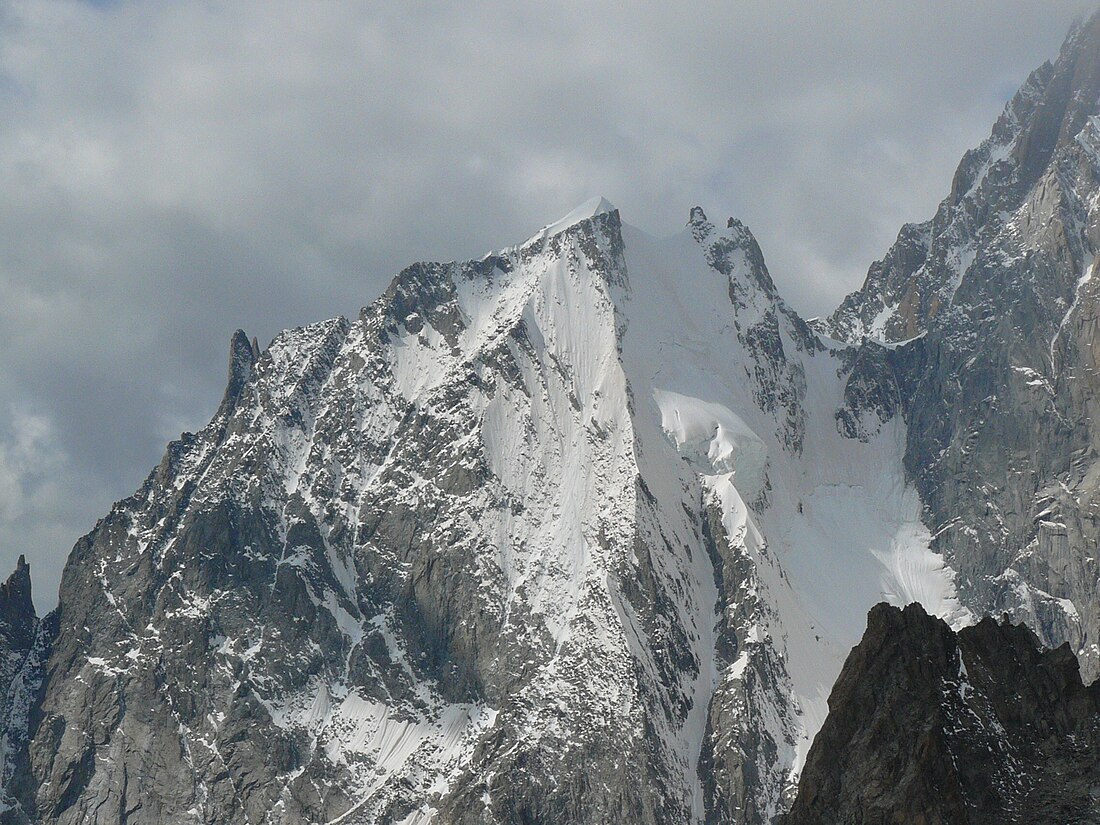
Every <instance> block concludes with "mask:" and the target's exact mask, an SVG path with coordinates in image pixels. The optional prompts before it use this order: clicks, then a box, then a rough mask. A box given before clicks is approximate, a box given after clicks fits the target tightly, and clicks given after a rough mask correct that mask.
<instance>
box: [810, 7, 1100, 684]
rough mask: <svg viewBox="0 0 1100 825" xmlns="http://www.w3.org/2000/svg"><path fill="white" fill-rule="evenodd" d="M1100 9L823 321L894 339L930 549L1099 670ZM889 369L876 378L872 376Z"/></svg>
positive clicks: (964, 585)
mask: <svg viewBox="0 0 1100 825" xmlns="http://www.w3.org/2000/svg"><path fill="white" fill-rule="evenodd" d="M1098 110H1100V16H1096V17H1094V18H1093V19H1092V20H1091V21H1089V22H1088V23H1086V24H1084V25H1082V26H1080V27H1078V28H1077V29H1075V30H1074V31H1073V32H1072V33H1071V35H1070V37H1069V39H1068V40H1067V41H1066V43H1065V45H1064V46H1063V48H1062V52H1061V54H1060V55H1059V57H1058V60H1057V61H1056V62H1055V63H1053V64H1046V65H1044V66H1042V67H1041V68H1039V69H1038V70H1036V71H1035V72H1034V73H1033V74H1032V75H1031V77H1030V78H1029V79H1028V81H1027V82H1026V83H1025V84H1024V86H1023V88H1022V89H1021V90H1020V91H1019V92H1018V93H1017V94H1016V96H1015V97H1014V98H1013V99H1012V101H1011V102H1010V103H1009V104H1008V106H1007V107H1006V109H1005V111H1004V114H1003V115H1002V116H1001V118H1000V119H999V120H998V121H997V124H996V126H995V127H994V129H993V133H992V135H991V136H990V138H989V139H988V140H987V141H986V142H985V143H983V144H982V145H981V146H980V147H978V148H977V149H975V150H974V151H972V152H970V153H968V154H967V155H966V157H965V158H963V161H962V163H961V164H960V166H959V169H958V171H957V172H956V174H955V180H954V183H953V185H952V191H951V194H950V195H949V196H948V198H947V199H946V200H944V202H943V203H942V204H941V205H940V208H939V210H938V211H937V213H936V216H935V217H934V218H933V219H932V220H931V221H929V222H927V223H925V224H920V225H916V226H906V227H905V228H903V229H902V231H901V233H900V235H899V236H898V241H897V243H896V244H895V246H894V247H893V248H892V249H891V250H890V252H889V253H888V254H887V256H886V257H885V258H884V259H883V260H882V261H880V262H878V263H876V264H875V265H874V266H872V267H871V270H870V272H869V273H868V276H867V281H866V283H865V284H864V286H863V288H862V289H860V290H859V291H858V292H856V293H853V294H852V295H850V296H849V297H848V298H847V299H846V300H845V301H844V303H843V304H842V305H841V307H840V308H839V309H838V310H837V311H836V313H835V314H834V315H833V316H832V317H831V318H830V319H829V320H828V322H827V323H825V324H822V325H821V328H822V329H823V330H826V331H827V332H828V333H829V334H830V335H832V336H835V337H837V338H840V339H843V340H847V341H849V342H852V343H853V344H859V343H861V342H863V347H864V349H873V348H875V344H874V343H873V342H874V341H876V340H877V341H880V342H884V343H886V344H888V345H889V346H890V347H891V349H892V352H891V353H890V355H889V360H890V364H889V369H886V370H880V372H879V375H881V376H882V377H883V379H884V382H885V385H886V386H890V385H891V384H892V385H893V386H895V387H897V392H898V399H899V405H900V406H901V407H902V408H903V409H904V412H905V416H906V418H907V420H908V424H909V428H908V435H907V447H906V456H905V463H906V469H907V471H908V475H909V477H910V478H912V479H913V480H914V481H915V482H916V484H917V486H918V488H919V489H920V491H921V498H922V500H923V502H924V505H925V507H926V515H925V521H926V523H927V524H928V525H929V527H930V528H931V529H932V531H933V534H934V536H935V539H934V543H933V548H934V549H935V550H936V551H937V552H939V553H942V554H943V555H944V557H945V559H946V560H947V561H948V563H950V564H951V565H952V566H953V567H954V568H955V569H957V570H958V572H959V587H960V593H961V595H962V598H963V600H964V601H965V602H966V603H967V604H968V605H969V606H970V607H972V608H973V609H974V610H975V611H976V612H978V613H991V614H995V615H1000V614H1001V613H1002V612H1008V613H1009V614H1010V615H1011V616H1012V617H1013V619H1014V620H1016V621H1025V622H1027V623H1028V624H1029V625H1030V626H1032V627H1033V628H1035V629H1036V631H1037V632H1038V633H1039V635H1040V637H1041V638H1042V639H1043V641H1044V642H1045V643H1047V644H1050V645H1058V644H1060V643H1061V642H1063V641H1068V642H1070V644H1071V646H1072V647H1073V649H1074V650H1075V651H1076V652H1077V654H1078V655H1079V656H1080V657H1081V660H1082V665H1083V667H1084V670H1085V673H1086V675H1088V676H1089V677H1090V678H1092V677H1095V676H1096V675H1097V674H1098V672H1100V647H1098V646H1097V645H1098V642H1100V599H1097V597H1096V588H1097V582H1098V580H1100V568H1098V566H1097V557H1096V552H1095V548H1096V546H1097V542H1098V541H1100V521H1098V520H1097V515H1098V513H1100V485H1098V483H1097V480H1098V478H1100V463H1098V460H1097V457H1098V452H1097V448H1098V446H1100V430H1098V428H1097V427H1096V426H1095V425H1094V423H1093V422H1094V421H1096V420H1100V419H1098V418H1097V416H1096V413H1097V408H1096V404H1097V398H1100V377H1098V376H1100V373H1098V372H1097V365H1098V362H1097V357H1098V356H1100V326H1098V316H1097V306H1098V304H1097V299H1098V297H1100V278H1096V277H1094V274H1095V271H1096V261H1097V257H1096V256H1097V252H1098V250H1100V182H1098V181H1100V120H1098V119H1097V112H1098ZM881 384H882V382H880V385H881Z"/></svg>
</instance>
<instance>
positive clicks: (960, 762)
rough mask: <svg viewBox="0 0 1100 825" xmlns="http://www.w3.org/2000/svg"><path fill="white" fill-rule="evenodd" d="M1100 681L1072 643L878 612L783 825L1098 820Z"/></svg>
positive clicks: (989, 622)
mask: <svg viewBox="0 0 1100 825" xmlns="http://www.w3.org/2000/svg"><path fill="white" fill-rule="evenodd" d="M1098 785H1100V683H1094V684H1092V685H1091V686H1089V687H1085V686H1084V684H1083V683H1082V681H1081V673H1080V670H1079V667H1078V662H1077V657H1076V656H1075V655H1074V653H1073V651H1072V650H1071V649H1070V647H1069V645H1068V644H1064V645H1062V646H1061V647H1059V648H1058V649H1056V650H1043V649H1042V647H1041V645H1040V643H1039V640H1038V639H1037V638H1036V637H1035V635H1034V634H1033V633H1032V632H1031V631H1030V630H1028V629H1027V627H1025V626H1024V625H1012V624H1010V623H1009V622H1007V621H1002V622H1000V623H998V622H997V621H995V620H994V619H992V618H985V619H982V620H981V621H980V622H979V623H978V624H976V625H974V626H972V627H967V628H964V629H963V630H962V631H960V632H959V633H957V634H956V633H954V632H953V631H952V630H951V628H949V627H948V626H947V625H946V624H945V623H944V622H942V621H941V620H939V619H937V618H935V617H932V616H929V615H928V614H927V613H925V612H924V611H923V610H922V609H921V607H920V605H917V604H913V605H910V606H908V607H906V608H905V610H904V611H902V610H899V609H897V608H896V607H890V606H888V605H886V604H881V605H878V606H877V607H875V608H874V609H873V610H871V612H870V615H869V616H868V622H867V632H866V634H865V635H864V637H863V640H862V641H861V642H860V643H859V645H858V646H857V647H856V648H855V649H854V650H853V651H852V653H851V655H850V656H849V657H848V660H847V662H845V664H844V669H843V671H842V672H841V674H840V678H839V679H838V680H837V683H836V686H835V687H834V688H833V692H832V695H831V696H830V697H829V718H828V719H827V720H826V722H825V725H824V726H823V727H822V729H821V733H820V734H819V735H818V737H817V739H815V740H814V744H813V747H812V748H811V749H810V754H809V758H808V760H807V762H806V768H805V770H804V771H803V773H802V779H801V781H800V783H799V791H798V797H797V799H796V800H795V803H794V806H793V808H792V810H791V812H790V814H789V815H788V816H787V817H786V818H785V819H784V820H783V822H784V823H785V825H803V824H805V825H811V823H812V825H839V824H840V823H853V822H862V823H868V825H871V823H888V822H925V823H929V825H932V823H945V824H946V823H958V822H967V823H973V825H983V824H984V823H990V825H995V824H999V823H1007V822H1028V823H1037V825H1038V824H1041V825H1076V824H1077V823H1081V825H1084V824H1085V823H1091V822H1096V821H1098V820H1100V799H1098V797H1097V793H1096V787H1097V786H1098Z"/></svg>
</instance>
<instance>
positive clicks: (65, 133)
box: [0, 0, 1090, 606]
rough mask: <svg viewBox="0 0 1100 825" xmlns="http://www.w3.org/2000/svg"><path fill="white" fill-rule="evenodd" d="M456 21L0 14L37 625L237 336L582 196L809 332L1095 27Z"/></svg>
mask: <svg viewBox="0 0 1100 825" xmlns="http://www.w3.org/2000/svg"><path fill="white" fill-rule="evenodd" d="M463 5H467V4H429V3H369V4H368V3H362V4H297V3H294V4H291V3H278V2H274V3H273V2H255V3H234V4H225V5H218V4H208V3H140V4H139V3H127V2H121V3H111V4H106V5H94V4H85V3H73V2H68V3H66V2H55V0H23V2H18V3H12V4H8V5H7V6H6V7H5V9H4V10H3V11H0V291H2V292H0V294H3V295H4V300H3V301H2V302H0V353H2V355H0V424H3V426H0V496H3V500H2V502H0V568H2V569H10V568H11V567H12V566H13V565H14V562H15V557H16V556H17V555H18V554H19V553H20V552H26V553H27V554H28V556H29V557H30V558H31V561H32V565H33V567H34V569H35V581H36V587H37V588H38V591H39V592H38V600H39V602H40V604H44V605H47V606H48V605H49V604H50V603H52V601H53V592H54V591H55V590H56V584H57V580H58V577H59V573H60V567H61V564H62V563H63V560H64V557H65V555H66V554H67V551H68V549H69V547H70V546H71V544H72V542H73V541H74V540H75V538H76V537H77V536H78V535H79V534H80V533H82V532H84V531H86V530H87V529H89V528H90V527H91V526H92V525H93V524H94V521H95V518H96V517H97V516H99V515H101V514H102V513H103V512H105V511H106V509H107V508H108V507H109V506H110V503H111V502H112V501H113V500H115V499H117V498H119V497H121V496H124V495H126V494H128V493H129V492H131V491H132V490H133V489H134V488H135V487H136V486H137V485H138V483H139V482H140V480H141V479H142V477H143V476H144V474H145V473H146V471H147V470H148V468H149V467H150V466H152V465H153V464H154V463H155V462H156V461H157V460H158V458H159V455H160V453H161V451H162V449H163V445H164V442H165V441H166V440H167V439H169V438H171V437H174V436H175V435H177V434H178V432H179V430H181V429H184V428H188V429H196V428H198V427H200V426H201V425H202V424H203V423H204V421H205V420H206V419H207V418H208V416H209V415H210V414H211V412H212V411H213V409H214V408H215V406H216V404H217V399H218V396H219V394H220V392H221V384H222V381H223V378H224V376H223V371H224V360H225V353H226V347H227V343H228V340H229V335H230V333H231V332H232V330H233V329H234V328H236V327H238V326H242V327H244V328H245V329H247V330H248V331H249V332H250V333H254V334H257V335H258V336H259V337H260V338H261V340H267V339H269V338H270V337H271V336H273V335H274V334H275V333H276V332H277V331H278V330H279V329H281V328H283V327H287V326H293V325H297V324H302V323H307V322H310V321H313V320H317V319H320V318H325V317H330V316H332V315H336V314H340V313H344V314H349V313H354V312H355V311H356V310H357V309H358V307H359V306H360V305H362V304H364V303H367V302H369V301H370V300H371V299H372V298H374V297H375V296H376V295H377V294H378V293H379V292H380V291H381V290H382V288H383V287H384V285H385V283H386V282H387V281H388V279H389V278H390V277H391V276H392V274H393V273H394V272H395V271H397V270H398V269H399V268H400V267H401V266H403V265H404V264H406V263H409V262H411V261H413V260H416V259H425V258H430V259H450V258H461V257H468V256H474V255H480V254H482V253H484V252H485V251H487V250H489V249H491V248H494V247H499V246H502V245H505V244H509V243H512V242H516V241H518V240H522V239H523V238H524V237H526V236H527V235H528V234H530V233H531V232H532V231H534V230H535V229H537V228H538V227H539V226H541V225H542V224H544V223H546V222H548V221H550V220H552V219H554V218H556V217H557V216H558V215H560V214H564V213H565V212H567V211H568V210H569V209H570V208H571V207H572V206H574V205H575V204H576V203H579V202H581V201H583V200H585V199H586V198H588V197H589V196H591V195H593V194H604V195H606V196H607V197H608V198H609V199H610V200H612V201H613V202H614V203H615V204H616V205H618V206H619V207H620V209H621V211H622V213H623V215H624V218H625V219H626V220H628V221H630V222H632V223H634V224H636V225H639V226H641V227H642V228H644V229H647V230H649V231H652V232H654V233H656V234H668V233H671V232H673V231H676V230H677V229H678V228H679V227H680V226H681V225H682V223H683V222H684V220H685V218H686V215H687V210H688V208H689V207H690V206H692V205H694V204H696V203H698V204H702V205H703V206H704V207H706V208H707V210H708V212H710V213H711V214H712V215H714V216H724V215H727V214H728V215H737V216H739V217H741V218H742V219H744V220H745V221H746V222H747V223H748V224H749V225H750V226H751V227H752V228H753V230H754V231H755V232H756V234H757V236H758V237H759V239H760V241H761V244H762V246H763V248H764V252H765V255H766V256H767V258H768V261H769V264H770V266H771V268H772V270H773V274H774V276H775V280H776V282H777V283H778V284H779V286H780V288H781V289H782V290H783V291H784V294H786V295H787V297H788V299H789V300H790V301H791V302H792V303H793V304H794V305H795V306H796V307H797V308H798V309H799V310H800V311H802V312H804V313H805V314H807V315H811V314H817V313H821V312H824V311H827V310H829V309H831V308H832V306H833V305H835V303H836V302H837V301H838V300H839V298H840V297H841V296H842V295H843V294H844V293H845V292H847V291H848V290H850V289H852V288H854V287H855V286H856V285H857V284H858V283H859V281H860V280H861V278H862V274H863V272H864V271H865V270H866V267H867V265H868V263H869V262H870V261H871V260H872V259H873V258H874V257H876V256H877V255H879V254H881V253H882V252H883V251H884V250H885V249H886V247H887V246H888V245H889V242H890V241H891V239H892V237H893V235H894V233H896V231H897V229H898V228H899V226H900V224H901V223H902V222H903V221H905V220H919V219H923V218H924V217H927V216H928V215H929V214H930V213H931V211H932V210H933V209H934V207H935V204H936V202H937V201H938V199H939V198H940V197H942V195H943V194H944V193H945V192H946V191H947V188H948V185H949V181H950V175H951V172H952V171H953V168H954V165H955V163H956V162H957V161H958V159H959V157H960V156H961V154H962V152H963V151H964V150H965V149H966V148H968V147H969V146H971V145H973V144H975V143H977V142H978V141H980V140H981V139H982V138H983V137H984V136H985V135H986V134H987V133H988V130H989V127H990V125H991V124H992V121H993V120H994V118H995V117H996V115H997V114H998V112H999V111H1000V108H1001V107H1002V106H1003V104H1004V102H1005V99H1006V98H1007V96H1008V95H1009V94H1011V92H1012V90H1013V89H1014V88H1015V87H1016V86H1017V85H1018V84H1019V83H1020V82H1021V81H1022V80H1023V79H1024V77H1025V76H1026V75H1027V73H1028V72H1029V71H1030V70H1031V69H1032V68H1033V67H1034V66H1036V65H1038V64H1039V63H1040V62H1041V61H1042V60H1044V59H1046V58H1049V57H1053V56H1054V54H1055V52H1056V50H1057V48H1058V45H1059V43H1060V42H1061V39H1062V37H1063V36H1064V34H1065V31H1066V29H1067V28H1068V26H1069V23H1070V21H1071V19H1072V18H1073V17H1074V16H1075V15H1076V14H1078V13H1081V12H1087V11H1089V10H1090V4H1088V3H1082V2H1072V1H1071V0H1051V1H1050V2H1044V3H1034V2H1025V1H1024V0H996V1H994V0H975V2H970V3H966V4H959V3H953V2H919V3H914V2H904V3H903V2H883V3H875V4H863V3H851V2H839V0H827V1H826V2H821V3H793V2H787V3H776V2H762V1H758V2H739V3H736V4H730V3H722V4H718V3H715V4H697V6H696V7H694V8H688V7H684V6H683V5H680V4H667V3H664V4H660V3H639V4H632V5H631V6H630V7H629V8H624V7H623V6H622V5H621V4H606V5H599V4H593V3H591V2H586V3H580V2H564V3H554V4H547V3H512V2H509V3H504V2H495V3H493V2H490V3H483V4H476V6H477V8H474V9H470V8H460V6H463ZM469 5H474V4H469ZM5 416H6V419H5ZM28 422H35V423H34V427H33V428H32V429H33V431H34V433H35V438H34V439H33V440H32V441H31V442H28V441H27V432H28V430H27V429H26V428H27V427H28V426H30V424H28ZM20 428H23V429H22V430H21V429H20ZM20 439H23V440H22V441H20ZM28 445H30V446H28Z"/></svg>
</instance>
